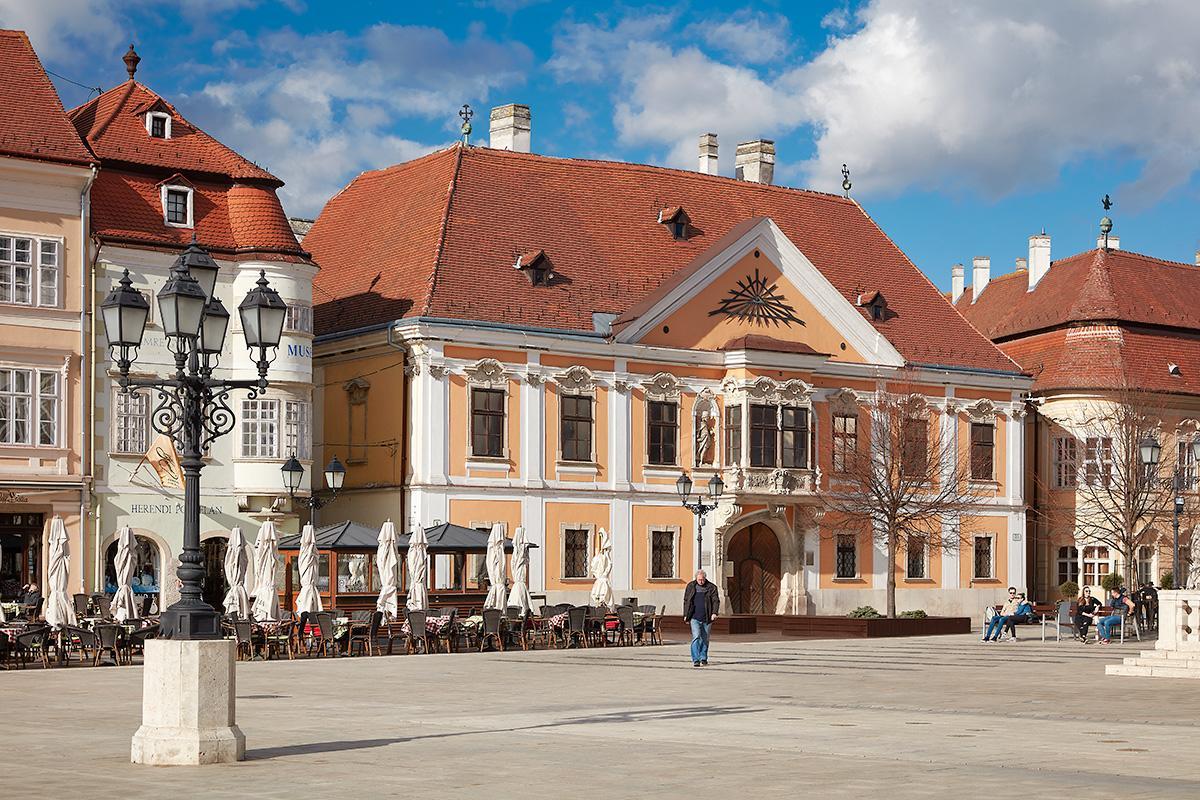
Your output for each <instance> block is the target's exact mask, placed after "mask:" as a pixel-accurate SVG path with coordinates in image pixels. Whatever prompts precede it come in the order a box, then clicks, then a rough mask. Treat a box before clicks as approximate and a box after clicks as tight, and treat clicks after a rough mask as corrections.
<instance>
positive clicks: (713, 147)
mask: <svg viewBox="0 0 1200 800" xmlns="http://www.w3.org/2000/svg"><path fill="white" fill-rule="evenodd" d="M700 171H701V172H703V173H704V174H705V175H716V174H718V173H717V135H716V134H715V133H702V134H700Z"/></svg>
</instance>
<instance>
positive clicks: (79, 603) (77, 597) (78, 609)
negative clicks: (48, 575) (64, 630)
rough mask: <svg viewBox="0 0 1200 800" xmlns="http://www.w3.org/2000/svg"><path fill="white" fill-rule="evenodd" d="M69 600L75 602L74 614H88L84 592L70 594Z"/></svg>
mask: <svg viewBox="0 0 1200 800" xmlns="http://www.w3.org/2000/svg"><path fill="white" fill-rule="evenodd" d="M71 602H72V603H74V604H75V616H76V617H80V618H83V617H86V616H87V615H88V596H87V595H86V594H73V595H71Z"/></svg>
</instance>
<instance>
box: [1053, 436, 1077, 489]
mask: <svg viewBox="0 0 1200 800" xmlns="http://www.w3.org/2000/svg"><path fill="white" fill-rule="evenodd" d="M1051 457H1052V460H1053V462H1054V463H1053V465H1052V470H1053V474H1054V488H1055V489H1074V488H1075V487H1076V486H1077V485H1078V481H1079V444H1078V443H1077V442H1076V441H1075V440H1074V439H1073V438H1071V437H1070V436H1056V437H1054V446H1053V449H1052V451H1051Z"/></svg>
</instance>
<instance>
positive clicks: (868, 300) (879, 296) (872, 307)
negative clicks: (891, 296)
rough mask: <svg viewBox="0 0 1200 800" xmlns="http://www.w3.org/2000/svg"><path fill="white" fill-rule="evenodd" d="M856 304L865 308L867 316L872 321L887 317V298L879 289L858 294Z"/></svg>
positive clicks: (879, 320)
mask: <svg viewBox="0 0 1200 800" xmlns="http://www.w3.org/2000/svg"><path fill="white" fill-rule="evenodd" d="M858 305H859V307H860V308H865V309H866V310H867V316H868V318H870V320H871V321H872V322H883V321H884V320H886V319H887V318H888V307H887V298H886V297H884V296H883V292H881V291H879V290H873V291H869V292H863V293H862V294H860V295H859V296H858Z"/></svg>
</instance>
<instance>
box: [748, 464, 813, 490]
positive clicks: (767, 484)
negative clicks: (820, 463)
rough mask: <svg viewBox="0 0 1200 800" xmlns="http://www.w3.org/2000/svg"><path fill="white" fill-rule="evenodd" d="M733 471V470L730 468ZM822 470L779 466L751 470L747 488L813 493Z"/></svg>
mask: <svg viewBox="0 0 1200 800" xmlns="http://www.w3.org/2000/svg"><path fill="white" fill-rule="evenodd" d="M730 471H731V472H732V470H730ZM820 479H821V476H820V472H819V471H816V472H810V471H808V470H792V469H783V468H782V467H777V468H776V469H773V470H769V471H768V470H751V471H749V472H748V473H746V478H745V489H746V490H749V491H757V493H758V494H774V495H790V494H811V493H812V492H813V491H815V490H816V486H817V485H818V483H819V482H820Z"/></svg>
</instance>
